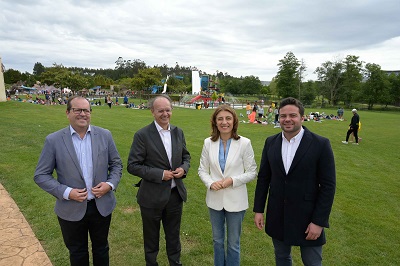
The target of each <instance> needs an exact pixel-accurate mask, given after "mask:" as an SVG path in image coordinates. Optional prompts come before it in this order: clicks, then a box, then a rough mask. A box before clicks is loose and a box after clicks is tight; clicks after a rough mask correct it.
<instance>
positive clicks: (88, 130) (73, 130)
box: [69, 125, 92, 136]
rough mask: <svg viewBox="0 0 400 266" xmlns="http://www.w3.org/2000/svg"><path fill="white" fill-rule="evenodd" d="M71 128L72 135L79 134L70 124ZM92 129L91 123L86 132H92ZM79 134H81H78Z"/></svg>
mask: <svg viewBox="0 0 400 266" xmlns="http://www.w3.org/2000/svg"><path fill="white" fill-rule="evenodd" d="M69 129H70V133H71V136H72V135H73V134H74V133H76V134H78V132H76V131H75V129H74V128H73V127H72V126H71V125H69ZM91 130H92V128H91V127H90V125H89V127H88V129H87V131H86V134H87V133H88V132H90V131H91ZM78 135H79V134H78Z"/></svg>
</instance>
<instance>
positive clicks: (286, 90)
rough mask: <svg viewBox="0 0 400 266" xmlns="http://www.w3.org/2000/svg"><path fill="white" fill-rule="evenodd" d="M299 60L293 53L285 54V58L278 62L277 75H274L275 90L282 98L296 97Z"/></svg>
mask: <svg viewBox="0 0 400 266" xmlns="http://www.w3.org/2000/svg"><path fill="white" fill-rule="evenodd" d="M299 66H300V62H299V60H298V59H297V58H296V56H295V55H294V54H293V52H288V53H286V55H285V57H284V58H283V59H281V60H279V63H278V67H279V70H278V74H277V75H276V89H277V92H278V95H279V96H280V97H282V98H286V97H290V96H291V97H297V96H298V88H299V77H298V68H299Z"/></svg>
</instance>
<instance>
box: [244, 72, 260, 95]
mask: <svg viewBox="0 0 400 266" xmlns="http://www.w3.org/2000/svg"><path fill="white" fill-rule="evenodd" d="M261 89H262V84H261V81H260V79H259V78H258V77H255V76H246V77H244V78H243V81H242V86H241V94H260V93H261Z"/></svg>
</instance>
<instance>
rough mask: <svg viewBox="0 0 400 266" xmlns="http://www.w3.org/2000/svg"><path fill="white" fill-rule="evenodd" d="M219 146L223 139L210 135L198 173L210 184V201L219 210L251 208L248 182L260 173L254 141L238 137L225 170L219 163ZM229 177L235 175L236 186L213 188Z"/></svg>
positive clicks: (204, 146)
mask: <svg viewBox="0 0 400 266" xmlns="http://www.w3.org/2000/svg"><path fill="white" fill-rule="evenodd" d="M219 145H220V139H218V140H217V141H211V138H207V139H205V140H204V145H203V150H202V152H201V157H200V165H199V169H198V174H199V176H200V179H201V181H203V183H204V184H205V185H206V187H207V196H206V204H207V206H208V207H209V208H211V209H214V210H218V211H219V210H222V209H225V210H226V211H229V212H239V211H243V210H246V209H247V208H248V207H249V201H248V196H247V187H246V183H248V182H250V181H251V180H253V179H254V178H255V177H256V175H257V165H256V162H255V160H254V151H253V147H252V146H251V141H250V139H248V138H245V137H242V136H241V137H240V139H238V140H234V139H232V141H231V145H230V147H229V153H228V157H227V160H226V165H225V171H224V173H222V171H221V167H220V165H219V158H218V155H219ZM227 177H231V178H232V180H233V185H232V186H230V187H228V188H225V189H220V190H218V191H215V190H211V189H210V187H211V184H212V183H214V182H215V181H219V180H221V179H224V178H227Z"/></svg>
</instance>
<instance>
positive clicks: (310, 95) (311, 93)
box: [301, 80, 317, 105]
mask: <svg viewBox="0 0 400 266" xmlns="http://www.w3.org/2000/svg"><path fill="white" fill-rule="evenodd" d="M316 96H317V86H316V83H315V82H314V81H312V80H309V81H307V82H304V83H303V85H302V91H301V101H302V103H303V104H305V105H311V104H312V103H313V102H314V100H315V97H316Z"/></svg>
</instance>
